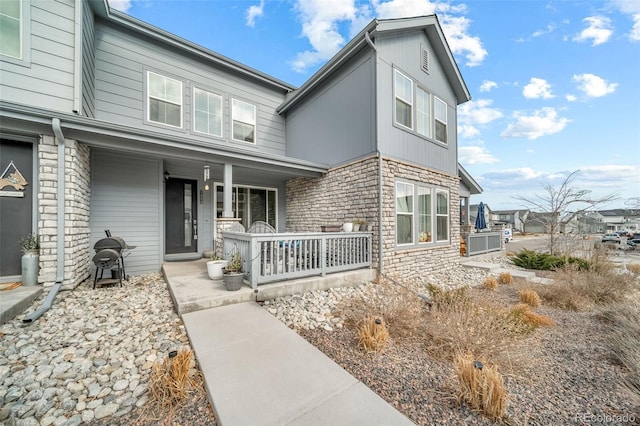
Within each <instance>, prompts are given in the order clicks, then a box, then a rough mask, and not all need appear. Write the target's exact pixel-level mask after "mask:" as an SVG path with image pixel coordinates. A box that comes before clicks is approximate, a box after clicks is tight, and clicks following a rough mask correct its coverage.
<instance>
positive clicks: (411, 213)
mask: <svg viewBox="0 0 640 426" xmlns="http://www.w3.org/2000/svg"><path fill="white" fill-rule="evenodd" d="M400 185H405V186H409V187H411V197H412V199H411V205H410V206H409V207H410V211H409V212H401V211H400V209H398V192H399V191H398V189H399V186H400ZM415 192H416V188H415V184H413V183H411V182H406V181H402V180H399V181H396V190H395V207H396V232H395V233H396V238H395V239H396V245H397V246H399V247H402V246H413V245H414V244H415V233H416V224H415V222H416V219H415V204H416V200H415ZM398 216H408V217H410V221H409V223H410V224H411V241H410V242H408V243H399V242H398Z"/></svg>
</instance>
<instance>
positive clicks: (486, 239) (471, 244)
mask: <svg viewBox="0 0 640 426" xmlns="http://www.w3.org/2000/svg"><path fill="white" fill-rule="evenodd" d="M500 250H502V232H478V233H475V234H469V235H467V256H474V255H477V254H482V253H489V252H492V251H500Z"/></svg>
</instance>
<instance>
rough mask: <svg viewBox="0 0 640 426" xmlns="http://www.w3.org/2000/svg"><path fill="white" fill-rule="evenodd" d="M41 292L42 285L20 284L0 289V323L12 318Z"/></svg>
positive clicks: (22, 310) (21, 311)
mask: <svg viewBox="0 0 640 426" xmlns="http://www.w3.org/2000/svg"><path fill="white" fill-rule="evenodd" d="M40 294H42V286H41V285H34V286H28V287H26V286H20V287H18V288H14V289H13V290H2V291H0V324H4V323H5V322H7V321H10V320H12V319H14V318H15V317H16V316H18V315H20V314H21V313H23V312H24V310H25V309H27V308H28V307H29V306H30V305H31V304H32V303H33V301H34V300H36V299H37V298H38V296H40Z"/></svg>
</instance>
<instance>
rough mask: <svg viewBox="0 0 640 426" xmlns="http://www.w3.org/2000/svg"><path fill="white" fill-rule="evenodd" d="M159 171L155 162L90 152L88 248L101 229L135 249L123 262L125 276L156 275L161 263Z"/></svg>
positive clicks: (102, 235)
mask: <svg viewBox="0 0 640 426" xmlns="http://www.w3.org/2000/svg"><path fill="white" fill-rule="evenodd" d="M159 169H160V163H159V161H158V160H151V159H144V158H136V157H131V156H126V157H125V156H118V155H115V154H110V153H107V152H105V151H100V150H94V151H93V152H92V156H91V247H93V245H94V244H95V242H96V241H98V240H99V239H101V238H104V237H105V233H104V231H105V229H109V230H111V233H112V235H114V236H118V237H122V238H124V240H125V241H126V242H127V244H130V245H133V246H136V248H135V249H134V250H132V251H131V252H130V255H129V256H128V257H127V258H126V259H125V265H126V269H127V273H128V274H129V275H137V274H143V273H148V272H158V271H159V270H160V267H161V264H162V260H161V251H162V240H161V238H162V232H161V219H160V218H161V217H162V216H161V208H162V202H161V194H162V188H161V187H160V183H159V181H158V175H159ZM91 255H93V252H92V253H91Z"/></svg>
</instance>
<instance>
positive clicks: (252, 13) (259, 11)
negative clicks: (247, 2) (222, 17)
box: [247, 0, 264, 27]
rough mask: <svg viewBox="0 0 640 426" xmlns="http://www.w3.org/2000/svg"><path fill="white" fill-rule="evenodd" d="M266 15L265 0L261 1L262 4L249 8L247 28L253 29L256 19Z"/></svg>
mask: <svg viewBox="0 0 640 426" xmlns="http://www.w3.org/2000/svg"><path fill="white" fill-rule="evenodd" d="M263 14H264V0H260V4H258V5H253V6H249V9H247V26H249V27H253V26H254V25H255V24H256V18H259V17H261V16H262V15H263Z"/></svg>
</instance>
